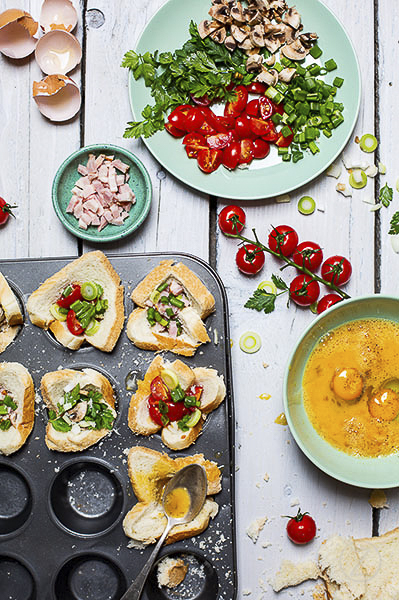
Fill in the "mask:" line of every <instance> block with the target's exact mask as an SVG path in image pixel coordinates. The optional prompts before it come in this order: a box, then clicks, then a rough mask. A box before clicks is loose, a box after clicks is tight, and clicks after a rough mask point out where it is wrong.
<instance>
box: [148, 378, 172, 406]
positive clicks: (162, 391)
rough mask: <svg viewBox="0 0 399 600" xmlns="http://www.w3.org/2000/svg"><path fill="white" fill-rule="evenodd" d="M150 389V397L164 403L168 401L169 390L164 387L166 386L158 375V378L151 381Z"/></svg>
mask: <svg viewBox="0 0 399 600" xmlns="http://www.w3.org/2000/svg"><path fill="white" fill-rule="evenodd" d="M150 388H151V395H152V396H153V397H154V398H155V399H156V400H163V401H164V402H166V401H167V400H169V399H170V393H169V390H168V388H167V387H166V385H165V384H164V382H163V380H162V377H160V376H159V375H158V377H155V378H154V379H153V380H152V381H151V385H150Z"/></svg>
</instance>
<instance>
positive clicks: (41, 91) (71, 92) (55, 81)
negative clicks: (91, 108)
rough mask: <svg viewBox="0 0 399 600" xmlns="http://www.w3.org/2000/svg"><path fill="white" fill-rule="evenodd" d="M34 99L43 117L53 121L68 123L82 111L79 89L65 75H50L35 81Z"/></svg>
mask: <svg viewBox="0 0 399 600" xmlns="http://www.w3.org/2000/svg"><path fill="white" fill-rule="evenodd" d="M33 98H34V100H35V102H36V104H37V106H38V108H39V110H40V112H41V113H42V115H44V116H45V117H47V118H48V119H50V120H51V121H57V122H60V121H68V119H71V118H72V117H74V116H75V115H76V113H77V112H78V111H79V109H80V103H81V97H80V91H79V88H78V86H77V85H76V83H75V82H74V81H72V79H70V78H69V77H66V76H65V75H48V76H47V77H45V78H44V79H42V81H34V82H33Z"/></svg>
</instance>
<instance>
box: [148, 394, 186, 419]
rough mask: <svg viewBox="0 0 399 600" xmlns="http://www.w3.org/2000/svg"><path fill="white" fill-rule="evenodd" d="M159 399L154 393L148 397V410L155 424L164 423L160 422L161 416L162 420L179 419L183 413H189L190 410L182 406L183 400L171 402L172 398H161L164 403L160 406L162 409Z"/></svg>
mask: <svg viewBox="0 0 399 600" xmlns="http://www.w3.org/2000/svg"><path fill="white" fill-rule="evenodd" d="M159 402H160V400H159V399H158V398H155V397H154V395H151V396H150V397H149V398H148V411H149V413H150V417H151V419H152V420H153V421H154V423H156V424H157V425H160V426H161V427H163V426H164V425H165V424H167V422H166V423H163V422H162V417H163V418H164V420H169V421H180V419H182V418H183V417H184V416H185V415H189V414H190V413H191V412H192V411H191V410H190V409H189V408H187V407H186V406H184V402H176V403H175V402H173V401H172V400H162V402H164V405H163V406H162V411H161V410H160V408H159Z"/></svg>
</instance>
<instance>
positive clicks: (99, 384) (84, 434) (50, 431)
mask: <svg viewBox="0 0 399 600" xmlns="http://www.w3.org/2000/svg"><path fill="white" fill-rule="evenodd" d="M78 383H79V385H80V389H81V390H82V391H86V392H87V391H89V390H95V391H98V392H100V393H101V394H102V399H101V402H104V403H106V404H107V405H108V407H109V408H110V409H111V410H112V412H113V415H114V417H115V416H116V412H115V398H114V392H113V389H112V386H111V384H110V382H109V381H108V379H107V378H106V377H104V375H102V374H101V373H99V372H98V371H95V370H94V369H84V370H83V371H75V370H73V369H63V370H60V371H52V372H50V373H46V374H45V375H44V376H43V377H42V381H41V392H42V396H43V400H44V402H45V404H46V406H47V408H48V409H49V410H53V411H55V412H56V413H57V415H58V414H59V411H58V406H57V405H58V403H59V402H60V401H61V400H62V398H63V397H64V392H65V391H70V390H71V389H72V388H74V387H75V386H76V385H77V384H78ZM109 433H110V430H109V429H87V428H81V427H79V431H74V430H73V429H71V430H70V431H65V432H64V431H58V430H56V429H55V428H54V426H53V425H52V424H51V423H50V422H49V423H48V424H47V428H46V440H45V441H46V445H47V447H48V448H49V449H50V450H58V451H59V452H80V451H81V450H85V449H86V448H89V447H90V446H93V444H95V443H96V442H98V441H99V440H101V439H102V438H103V437H105V436H106V435H108V434H109Z"/></svg>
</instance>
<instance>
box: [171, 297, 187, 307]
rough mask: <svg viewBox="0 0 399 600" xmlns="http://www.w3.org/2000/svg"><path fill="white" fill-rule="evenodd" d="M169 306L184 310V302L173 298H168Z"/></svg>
mask: <svg viewBox="0 0 399 600" xmlns="http://www.w3.org/2000/svg"><path fill="white" fill-rule="evenodd" d="M169 304H171V305H172V306H176V307H177V308H184V306H185V305H184V302H183V301H182V300H179V298H175V296H169Z"/></svg>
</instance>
